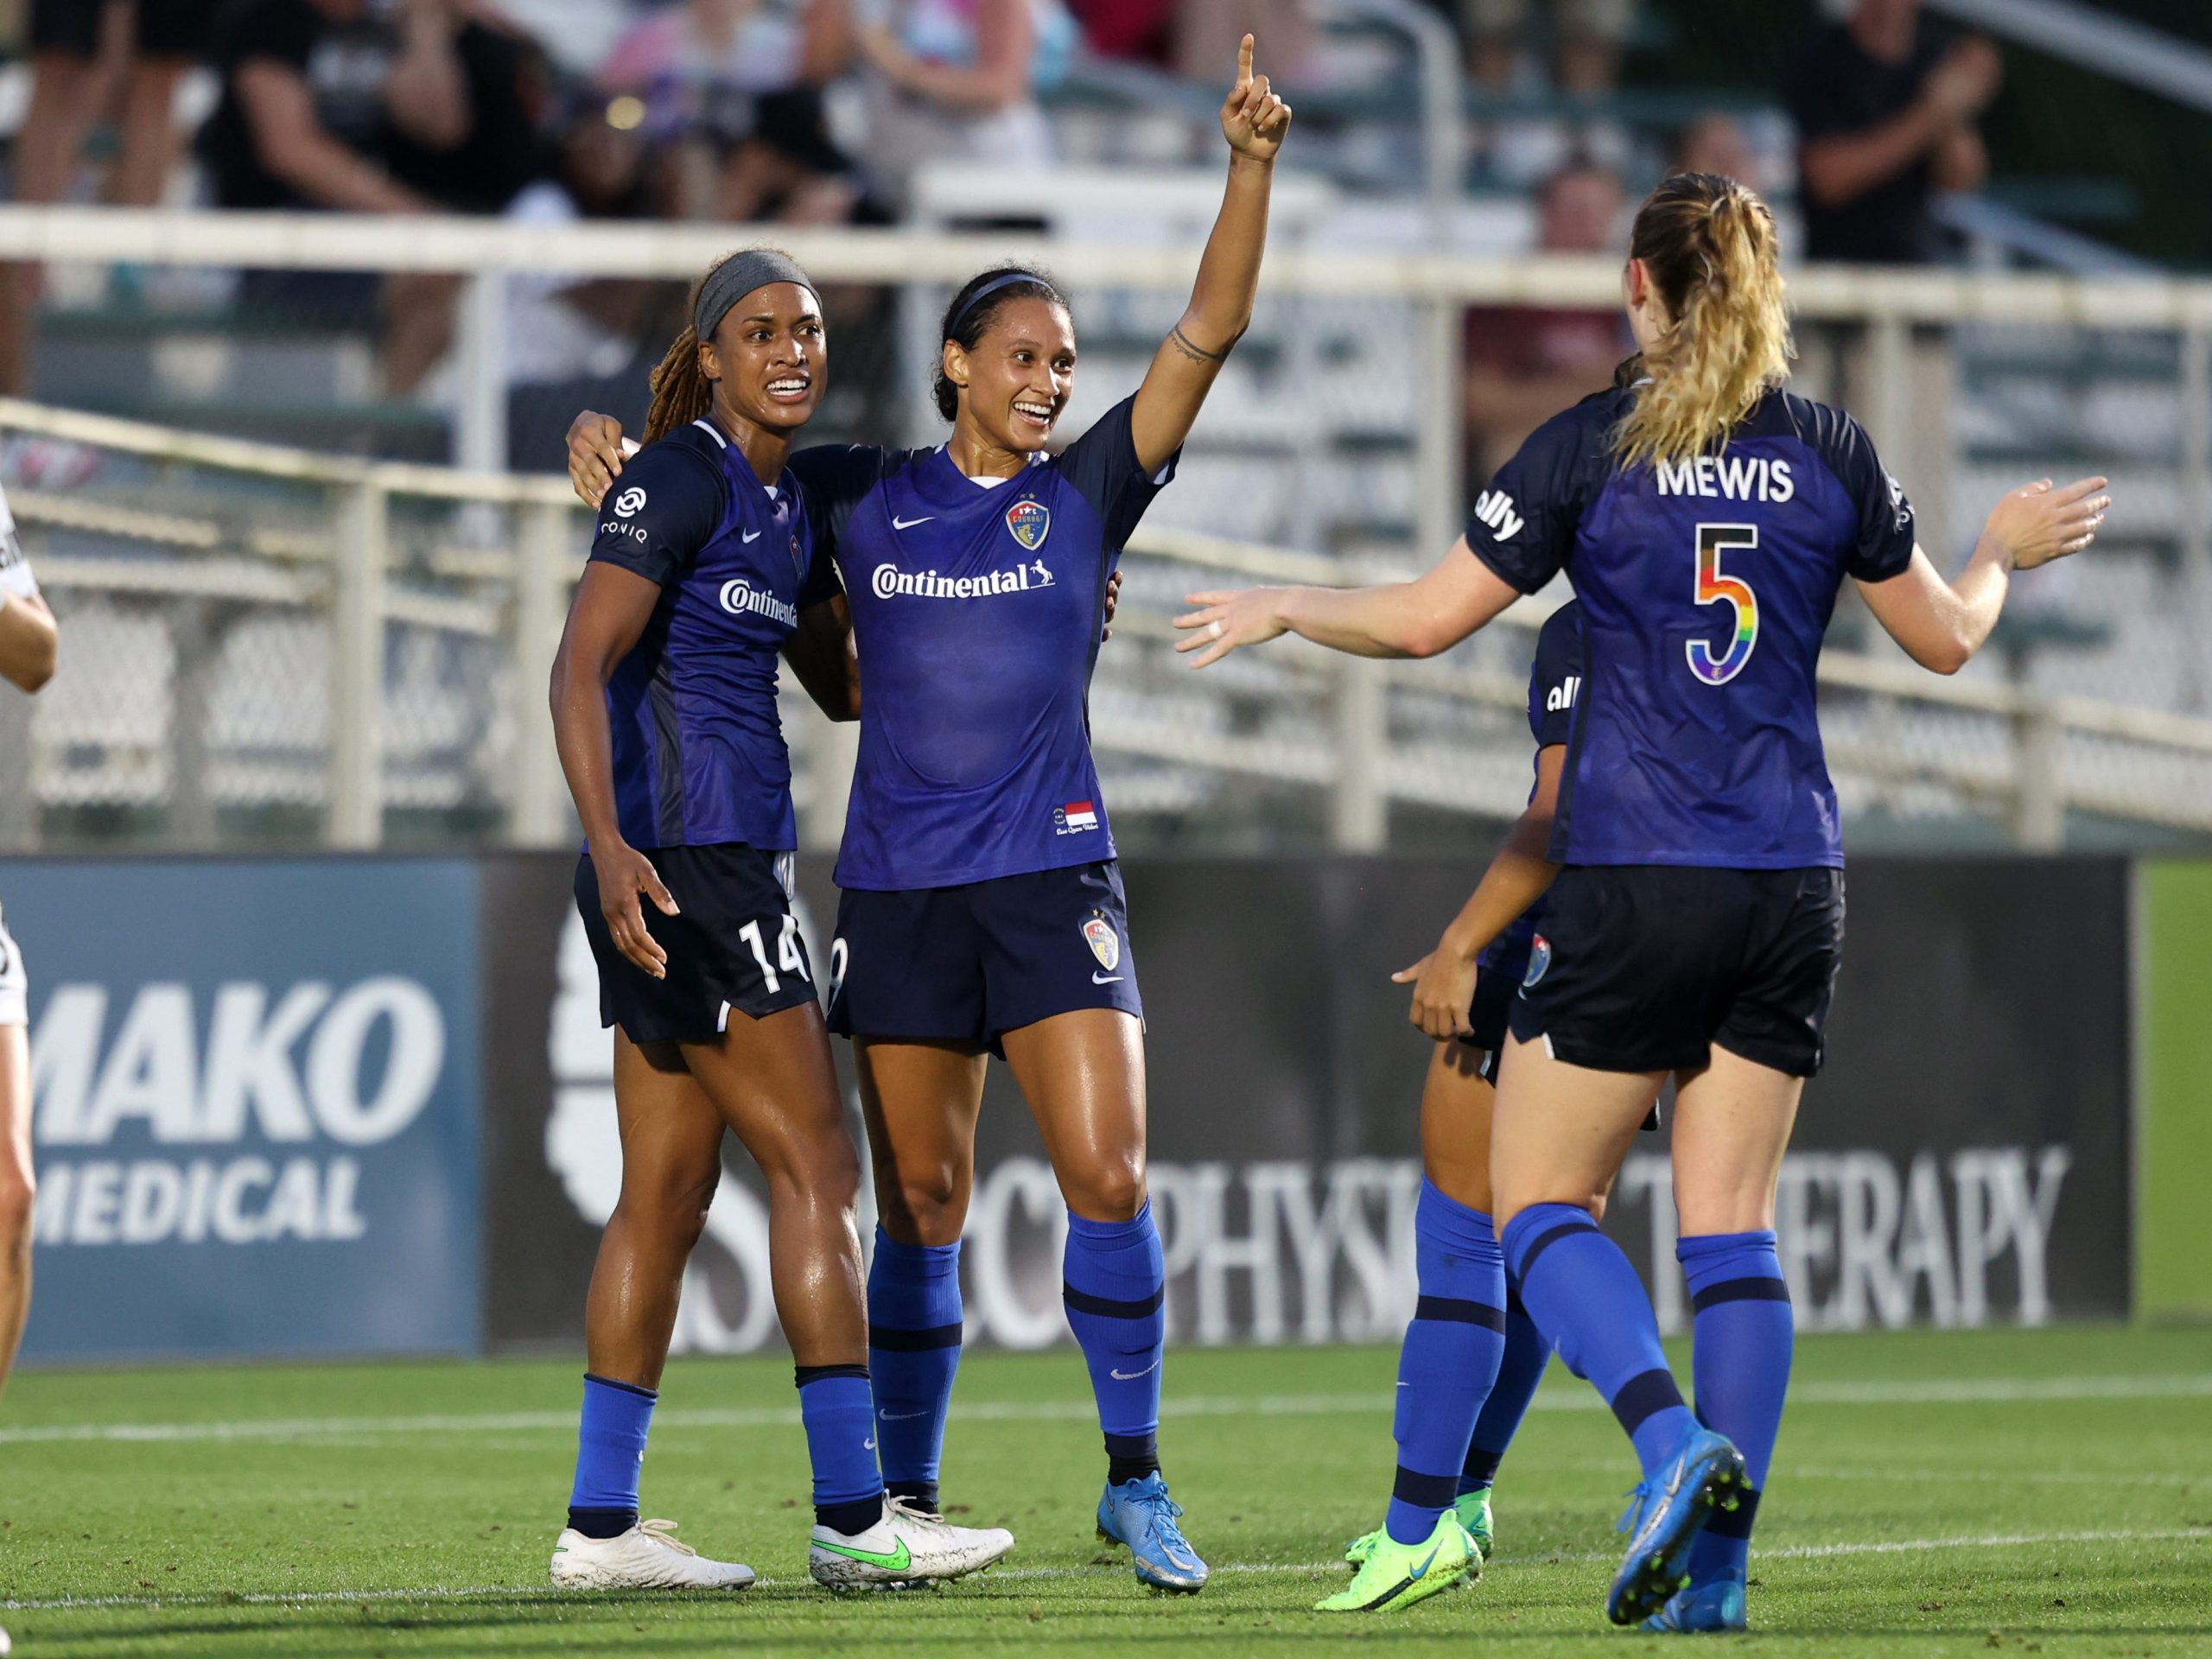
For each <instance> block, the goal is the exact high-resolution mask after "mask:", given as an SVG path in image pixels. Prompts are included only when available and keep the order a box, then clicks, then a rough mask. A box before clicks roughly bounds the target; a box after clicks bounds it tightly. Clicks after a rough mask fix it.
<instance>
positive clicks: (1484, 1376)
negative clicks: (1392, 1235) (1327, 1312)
mask: <svg viewBox="0 0 2212 1659" xmlns="http://www.w3.org/2000/svg"><path fill="white" fill-rule="evenodd" d="M1414 1265H1415V1269H1416V1272H1417V1273H1418V1274H1419V1280H1418V1282H1419V1284H1420V1287H1421V1300H1419V1301H1418V1302H1416V1303H1415V1304H1414V1317H1413V1323H1412V1324H1410V1325H1408V1326H1407V1327H1406V1340H1405V1344H1404V1346H1402V1348H1401V1349H1400V1350H1399V1351H1398V1408H1397V1421H1396V1425H1395V1434H1396V1438H1397V1442H1398V1473H1397V1478H1396V1480H1395V1482H1394V1483H1393V1484H1392V1485H1391V1488H1390V1509H1389V1513H1388V1514H1387V1515H1386V1516H1384V1517H1383V1525H1384V1526H1385V1527H1386V1528H1388V1529H1389V1534H1390V1536H1391V1537H1392V1538H1393V1539H1395V1541H1397V1542H1399V1543H1402V1544H1417V1543H1419V1542H1421V1540H1423V1539H1424V1538H1427V1536H1428V1535H1429V1534H1431V1533H1432V1532H1433V1531H1435V1530H1436V1522H1437V1520H1438V1517H1440V1516H1442V1515H1443V1513H1444V1511H1445V1510H1448V1509H1450V1508H1451V1507H1452V1500H1453V1499H1454V1498H1456V1497H1459V1471H1460V1470H1461V1469H1462V1468H1463V1467H1465V1464H1466V1461H1467V1440H1468V1436H1469V1434H1470V1433H1471V1431H1472V1430H1473V1428H1474V1426H1475V1414H1476V1413H1477V1412H1478V1411H1479V1410H1480V1409H1481V1408H1482V1403H1483V1396H1484V1395H1485V1394H1487V1393H1488V1392H1489V1391H1490V1387H1491V1381H1492V1379H1493V1378H1495V1377H1496V1376H1497V1362H1498V1356H1499V1355H1500V1354H1501V1353H1503V1351H1504V1349H1505V1252H1504V1251H1503V1250H1502V1249H1499V1248H1498V1243H1497V1234H1496V1233H1495V1232H1494V1231H1493V1230H1491V1221H1490V1217H1488V1216H1486V1215H1484V1214H1483V1213H1482V1212H1481V1211H1478V1210H1470V1209H1469V1208H1467V1206H1466V1205H1464V1204H1460V1203H1459V1202H1458V1201H1457V1200H1455V1199H1453V1198H1451V1197H1449V1196H1448V1195H1447V1194H1446V1193H1445V1192H1442V1191H1440V1189H1439V1188H1438V1187H1437V1186H1436V1185H1435V1184H1434V1183H1433V1182H1432V1181H1429V1180H1427V1179H1423V1180H1422V1182H1421V1198H1420V1200H1419V1201H1418V1202H1417V1203H1416V1204H1415V1205H1414Z"/></svg>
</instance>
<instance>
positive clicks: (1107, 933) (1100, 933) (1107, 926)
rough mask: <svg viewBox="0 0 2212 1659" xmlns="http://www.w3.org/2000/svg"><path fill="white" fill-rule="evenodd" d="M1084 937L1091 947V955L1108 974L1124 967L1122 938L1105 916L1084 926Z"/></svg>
mask: <svg viewBox="0 0 2212 1659" xmlns="http://www.w3.org/2000/svg"><path fill="white" fill-rule="evenodd" d="M1083 937H1084V941H1085V942H1086V943H1087V944H1089V945H1090V954H1091V955H1092V956H1094V957H1097V958H1098V965H1099V966H1100V967H1101V968H1103V969H1105V970H1106V971H1107V972H1108V973H1109V974H1110V973H1112V972H1113V971H1114V970H1115V969H1116V968H1118V967H1120V966H1121V965H1122V938H1121V935H1120V934H1118V933H1116V932H1115V931H1114V925H1113V923H1111V922H1109V921H1108V920H1107V919H1106V918H1104V917H1103V916H1093V917H1092V918H1090V920H1089V921H1087V922H1085V923H1084V925H1083Z"/></svg>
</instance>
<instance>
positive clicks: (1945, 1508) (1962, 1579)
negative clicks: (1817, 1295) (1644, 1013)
mask: <svg viewBox="0 0 2212 1659" xmlns="http://www.w3.org/2000/svg"><path fill="white" fill-rule="evenodd" d="M1394 1364H1395V1355H1394V1354H1393V1353H1391V1352H1389V1351H1384V1350H1382V1349H1351V1350H1344V1349H1338V1350H1326V1351H1300V1350H1276V1351H1211V1352H1209V1351H1181V1352H1177V1353H1174V1354H1173V1357H1172V1360H1171V1365H1170V1370H1169V1379H1168V1400H1167V1410H1168V1417H1167V1421H1166V1423H1165V1425H1164V1428H1163V1434H1162V1440H1163V1447H1164V1451H1165V1453H1166V1465H1167V1469H1168V1472H1169V1475H1170V1477H1171V1478H1172V1479H1173V1482H1174V1486H1175V1491H1176V1494H1177V1496H1178V1497H1180V1498H1181V1499H1182V1501H1183V1502H1184V1503H1185V1504H1186V1505H1187V1506H1188V1508H1189V1510H1190V1513H1189V1516H1188V1517H1187V1519H1186V1521H1185V1526H1186V1528H1187V1529H1188V1531H1189V1533H1190V1535H1191V1536H1192V1539H1193V1541H1195V1542H1196V1543H1197V1544H1198V1547H1199V1548H1200V1549H1201V1550H1202V1552H1203V1553H1204V1554H1206V1555H1207V1556H1208V1557H1209V1558H1210V1559H1211V1561H1212V1563H1213V1565H1214V1568H1215V1578H1214V1581H1213V1585H1212V1586H1211V1588H1210V1589H1209V1590H1207V1591H1206V1592H1205V1594H1204V1595H1202V1596H1200V1597H1198V1598H1197V1599H1181V1600H1168V1599H1161V1598H1158V1597H1155V1596H1153V1595H1150V1594H1148V1593H1147V1592H1144V1591H1142V1590H1141V1589H1140V1588H1139V1587H1138V1586H1137V1585H1136V1584H1135V1582H1134V1581H1133V1580H1131V1579H1130V1577H1129V1575H1128V1571H1127V1568H1126V1567H1122V1566H1119V1565H1116V1564H1113V1563H1111V1562H1109V1560H1106V1559H1105V1558H1103V1557H1102V1556H1101V1555H1100V1553H1099V1547H1098V1546H1097V1545H1096V1543H1095V1542H1094V1541H1093V1540H1092V1537H1091V1527H1090V1510H1091V1506H1092V1504H1093V1503H1095V1501H1096V1497H1097V1491H1098V1480H1099V1477H1100V1475H1101V1473H1102V1469H1101V1463H1102V1459H1101V1457H1100V1455H1099V1453H1098V1451H1097V1435H1096V1430H1095V1428H1094V1427H1093V1426H1092V1424H1091V1421H1090V1403H1089V1395H1088V1390H1087V1389H1086V1387H1085V1384H1084V1376H1083V1369H1082V1365H1081V1363H1080V1362H1079V1361H1078V1360H1077V1357H1075V1356H1074V1355H1073V1354H1072V1353H1071V1352H1070V1353H1055V1354H1050V1355H1040V1356H1002V1355H991V1354H979V1355H973V1356H970V1357H969V1359H968V1360H967V1362H966V1363H965V1364H964V1366H963V1370H962V1373H961V1383H960V1393H959V1396H958V1399H957V1404H956V1406H955V1409H954V1416H953V1427H952V1434H951V1440H950V1446H949V1448H948V1453H947V1458H946V1470H947V1475H948V1480H947V1493H946V1495H947V1497H948V1500H949V1501H950V1502H952V1503H955V1504H956V1505H964V1506H965V1508H966V1511H967V1518H969V1519H971V1520H974V1521H976V1522H984V1521H988V1522H998V1523H1002V1524H1005V1525H1008V1526H1011V1527H1012V1528H1013V1529H1014V1530H1015V1532H1016V1533H1017V1534H1018V1535H1019V1536H1020V1548H1019V1549H1018V1550H1017V1551H1016V1553H1015V1554H1014V1557H1013V1558H1012V1559H1011V1560H1009V1561H1008V1563H1007V1565H1006V1567H1002V1568H1001V1569H1000V1570H998V1571H995V1572H994V1573H989V1574H988V1575H987V1576H985V1577H982V1578H981V1579H976V1580H969V1581H968V1582H966V1583H963V1584H960V1585H957V1586H951V1587H950V1588H948V1589H945V1590H943V1591H940V1592H923V1593H918V1594H913V1595H907V1596H879V1597H874V1598H868V1599H832V1598H831V1597H830V1596H829V1595H828V1594H826V1593H825V1592H822V1591H819V1590H817V1589H816V1588H815V1587H814V1586H812V1585H811V1584H810V1583H809V1582H808V1580H806V1577H805V1573H804V1559H805V1529H806V1523H807V1522H808V1520H809V1519H810V1516H809V1515H808V1513H807V1511H806V1510H805V1509H804V1497H805V1493H806V1469H805V1459H804V1449H803V1446H802V1443H801V1440H800V1436H799V1432H798V1427H797V1412H796V1410H795V1409H794V1408H793V1404H792V1399H791V1371H790V1369H789V1366H788V1365H787V1364H786V1363H783V1362H781V1361H780V1360H778V1361H770V1360H753V1361H734V1362H711V1361H693V1362H687V1363H679V1364H677V1365H676V1366H674V1367H672V1368H671V1371H670V1374H669V1377H668V1380H667V1384H666V1387H665V1389H664V1393H663V1406H662V1409H661V1415H660V1419H659V1421H658V1423H657V1424H656V1425H655V1429H654V1436H653V1449H652V1454H651V1455H650V1457H649V1458H648V1459H647V1460H646V1465H645V1499H646V1506H645V1512H646V1513H647V1514H648V1515H665V1516H674V1517H676V1518H677V1519H678V1520H679V1521H681V1522H682V1523H683V1536H684V1537H686V1538H689V1539H691V1540H693V1541H695V1542H696V1543H698V1544H701V1545H702V1546H705V1547H706V1548H708V1549H709V1552H710V1553H715V1554H722V1555H724V1556H734V1557H735V1558H737V1559H740V1560H747V1561H750V1562H751V1563H752V1564H753V1566H754V1567H757V1568H758V1569H759V1570H760V1573H761V1574H762V1582H761V1583H760V1585H759V1586H756V1587H755V1588H754V1589H753V1590H752V1591H750V1592H747V1593H745V1594H743V1595H741V1596H738V1597H734V1598H727V1599H682V1598H671V1597H668V1596H651V1595H639V1596H620V1597H594V1598H569V1597H560V1596H556V1595H554V1594H552V1593H551V1592H550V1591H548V1590H547V1589H545V1588H544V1575H545V1565H546V1559H547V1555H548V1553H549V1550H550V1545H551V1543H552V1539H553V1534H554V1532H555V1530H556V1529H557V1528H558V1526H559V1525H560V1521H561V1515H562V1505H563V1502H564V1501H565V1499H566V1497H567V1491H568V1478H569V1457H570V1450H571V1442H570V1436H571V1433H572V1432H573V1423H574V1416H573V1413H574V1408H575V1397H576V1394H577V1389H578V1384H577V1373H578V1371H579V1370H580V1367H579V1366H578V1365H577V1364H575V1363H500V1364H485V1365H359V1366H344V1367H315V1368H308V1367H285V1368H254V1369H234V1370H207V1369H195V1370H140V1371H124V1372H73V1373H64V1372H52V1371H48V1372H42V1373H41V1372H31V1373H29V1374H26V1375H23V1376H19V1377H18V1378H17V1379H16V1382H15V1383H14V1385H13V1386H12V1388H11V1389H10V1394H9V1396H8V1400H7V1402H6V1408H5V1412H4V1414H0V1598H4V1605H5V1607H6V1608H7V1610H8V1611H5V1612H4V1613H0V1619H4V1622H5V1624H7V1626H8V1627H9V1628H10V1630H12V1632H13V1633H14V1635H15V1637H16V1651H17V1653H19V1654H21V1655H24V1656H27V1659H41V1656H45V1655H49V1654H50V1655H54V1656H56V1659H60V1656H64V1655H86V1656H92V1655H99V1656H121V1655H130V1654H283V1655H293V1654H301V1655H317V1656H320V1655H358V1656H364V1659H365V1656H381V1655H391V1656H400V1655H438V1656H452V1659H461V1656H473V1655H479V1654H481V1655H487V1656H499V1659H507V1656H519V1655H525V1654H540V1653H546V1654H550V1653H561V1654H574V1653H595V1654H612V1653H620V1654H636V1655H648V1654H707V1653H721V1652H724V1651H732V1650H741V1651H743V1652H745V1653H747V1654H759V1655H799V1654H806V1655H843V1654H851V1655H868V1656H882V1655H893V1656H905V1655H909V1654H946V1655H953V1654H964V1653H968V1652H972V1651H978V1650H988V1651H990V1652H995V1653H1009V1654H1012V1653H1021V1654H1027V1653H1039V1654H1063V1653H1065V1654H1071V1655H1072V1654H1084V1653H1094V1652H1097V1651H1100V1650H1106V1651H1112V1652H1128V1653H1147V1654H1158V1655H1161V1656H1170V1655H1173V1656H1180V1655H1185V1654H1192V1655H1202V1656H1230V1655H1238V1656H1241V1655H1253V1654H1279V1653H1289V1652H1300V1651H1302V1652H1312V1653H1324V1652H1334V1651H1336V1650H1338V1647H1339V1646H1340V1645H1341V1646H1349V1645H1350V1644H1351V1643H1376V1644H1379V1647H1378V1651H1387V1652H1389V1653H1390V1654H1392V1655H1404V1654H1428V1653H1437V1654H1442V1653H1446V1652H1451V1653H1454V1654H1464V1653H1465V1651H1467V1649H1468V1644H1469V1643H1470V1642H1471V1641H1480V1642H1484V1643H1497V1644H1502V1645H1501V1646H1499V1647H1498V1648H1497V1649H1496V1650H1497V1651H1500V1652H1504V1653H1509V1654H1511V1655H1514V1656H1524V1655H1525V1656H1538V1655H1547V1654H1553V1653H1568V1652H1577V1653H1579V1652H1586V1651H1591V1650H1593V1649H1595V1647H1596V1646H1597V1644H1599V1643H1637V1642H1642V1641H1645V1640H1649V1639H1653V1638H1646V1637H1641V1636H1637V1635H1633V1634H1628V1633H1623V1632H1618V1631H1614V1630H1611V1629H1609V1628H1608V1627H1606V1626H1605V1624H1604V1622H1603V1618H1602V1615H1601V1613H1600V1612H1599V1602H1600V1599H1601V1597H1602V1595H1603V1593H1604V1590H1605V1583H1606V1580H1607V1578H1608V1576H1609V1573H1610V1572H1611V1564H1612V1562H1613V1560H1614V1541H1613V1535H1612V1533H1611V1530H1610V1529H1611V1522H1612V1520H1613V1518H1614V1516H1615V1515H1616V1514H1617V1513H1618V1509H1619V1507H1620V1503H1621V1500H1620V1498H1619V1497H1618V1494H1619V1493H1620V1492H1621V1491H1622V1489H1623V1488H1624V1487H1626V1486H1627V1485H1628V1484H1630V1480H1631V1478H1633V1471H1632V1470H1631V1468H1630V1463H1629V1459H1628V1457H1627V1454H1626V1449H1625V1444H1624V1441H1623V1440H1622V1439H1621V1437H1620V1434H1619V1433H1618V1429H1617V1428H1616V1427H1615V1426H1614V1424H1613V1422H1612V1421H1611V1418H1610V1417H1609V1416H1607V1415H1606V1414H1604V1413H1603V1412H1602V1411H1599V1410H1598V1409H1596V1408H1595V1407H1596V1404H1597V1402H1596V1399H1595V1396H1594V1395H1592V1394H1591V1392H1590V1391H1589V1389H1587V1388H1586V1387H1585V1386H1584V1385H1583V1384H1581V1383H1577V1382H1575V1381H1574V1380H1573V1378H1572V1377H1569V1376H1567V1375H1566V1374H1565V1373H1564V1371H1563V1370H1560V1368H1558V1367H1554V1370H1553V1374H1552V1376H1551V1378H1550V1380H1549V1382H1548V1384H1547V1387H1546V1389H1545V1391H1544V1393H1543V1394H1542V1395H1541V1396H1540V1398H1539V1400H1538V1402H1537V1408H1536V1410H1535V1413H1534V1414H1532V1415H1531V1416H1530V1418H1529V1423H1528V1426H1527V1428H1526V1430H1525V1431H1524V1433H1523V1434H1522V1440H1521V1442H1520V1444H1519V1445H1518V1446H1516V1448H1515V1449H1514V1452H1513V1455H1512V1457H1511V1458H1510V1459H1509V1461H1508V1462H1507V1465H1506V1467H1505V1472H1504V1477H1503V1479H1502V1481H1501V1483H1500V1485H1499V1489H1498V1503H1497V1511H1498V1520H1499V1529H1500V1535H1499V1543H1500V1548H1499V1554H1498V1557H1497V1560H1495V1561H1494V1562H1493V1563H1492V1564H1491V1569H1490V1572H1489V1573H1488V1575H1487V1576H1486V1577H1485V1578H1484V1580H1482V1582H1481V1583H1480V1584H1478V1585H1475V1586H1470V1587H1468V1588H1465V1589H1463V1590H1461V1591H1459V1592H1457V1593H1455V1594H1452V1595H1447V1596H1441V1597H1438V1598H1436V1599H1433V1600H1432V1601H1429V1602H1427V1603H1424V1604H1422V1605H1420V1606H1418V1607H1415V1608H1414V1609H1412V1610H1410V1611H1408V1612H1405V1613H1403V1614H1398V1615H1392V1616H1387V1617H1374V1618H1354V1619H1347V1618H1332V1619H1323V1618H1319V1617H1317V1616H1314V1615H1312V1614H1309V1613H1308V1612H1307V1611H1306V1607H1307V1606H1308V1605H1309V1604H1310V1603H1311V1602H1312V1601H1313V1599H1315V1598H1316V1597H1317V1596H1319V1595H1321V1594H1323V1593H1325V1592H1326V1591H1328V1590H1329V1589H1331V1588H1333V1587H1334V1586H1336V1585H1338V1583H1340V1582H1341V1581H1342V1578H1343V1575H1344V1568H1342V1567H1338V1566H1336V1565H1334V1564H1333V1558H1334V1556H1335V1554H1336V1552H1337V1549H1338V1548H1339V1547H1340V1546H1341V1543H1342V1541H1343V1540H1344V1539H1345V1538H1347V1537H1349V1536H1351V1535H1353V1534H1354V1533H1357V1532H1359V1531H1362V1530H1363V1529H1366V1528H1367V1527H1370V1526H1371V1525H1373V1524H1375V1522H1376V1520H1377V1518H1378V1517H1379V1516H1380V1515H1381V1513H1382V1507H1383V1498H1384V1497H1385V1496H1386V1495H1387V1492H1388V1490H1389V1476H1390V1468H1391V1464H1392V1461H1393V1459H1392V1454H1391V1447H1390V1441H1389V1404H1390V1398H1391V1380H1392V1370H1393V1366H1394ZM1684 1374H1685V1375H1687V1371H1686V1370H1685V1372H1684ZM1762 1522H1763V1525H1762V1530H1761V1534H1760V1537H1759V1540H1758V1546H1757V1553H1756V1554H1754V1555H1753V1558H1752V1563H1751V1570H1752V1577H1753V1580H1754V1582H1755V1585H1756V1586H1757V1587H1756V1588H1755V1589H1754V1590H1753V1592H1752V1602H1751V1614H1752V1619H1753V1622H1754V1625H1755V1629H1756V1631H1757V1634H1755V1636H1754V1637H1752V1638H1751V1642H1750V1643H1749V1644H1748V1650H1751V1651H1758V1652H1773V1653H1777V1654H1783V1653H1786V1654H1789V1655H1793V1656H1794V1655H1809V1654H1829V1653H1837V1654H1852V1655H1865V1656H1869V1659H1872V1656H1890V1655H1915V1656H1919V1655H1935V1654H1966V1653H1969V1652H1971V1653H1975V1654H1986V1653H1987V1652H1989V1651H1991V1650H1993V1649H1997V1650H2004V1651H2010V1652H2016V1653H2044V1654H2050V1655H2054V1656H2056V1655H2063V1654H2097V1655H2122V1654H2127V1655H2133V1654H2157V1655H2176V1656H2179V1655H2183V1654H2212V1332H2206V1331H2186V1332H2184V1331H2167V1332H2137V1331H2126V1330H2120V1329H2114V1328H2101V1327H2100V1328H2082V1327H2075V1328H2072V1329H2068V1330H2063V1331H2057V1332H1985V1333H1974V1334H1964V1333H1922V1334H1912V1335H1896V1336H1876V1337H1853V1338H1840V1337H1825V1338H1821V1337H1815V1338H1807V1339H1805V1340H1803V1341H1802V1343H1801V1344H1800V1345H1799V1351H1798V1368H1797V1389H1796V1395H1795V1397H1794V1398H1793V1400H1792V1402H1791V1406H1790V1415H1789V1421H1788V1422H1787V1423H1786V1424H1785V1426H1784V1427H1783V1444H1782V1452H1781V1458H1780V1462H1779V1464H1778V1466H1777V1476H1776V1478H1774V1479H1773V1480H1772V1481H1771V1482H1770V1496H1769V1497H1768V1500H1767V1503H1766V1506H1765V1510H1764V1515H1763V1516H1762Z"/></svg>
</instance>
